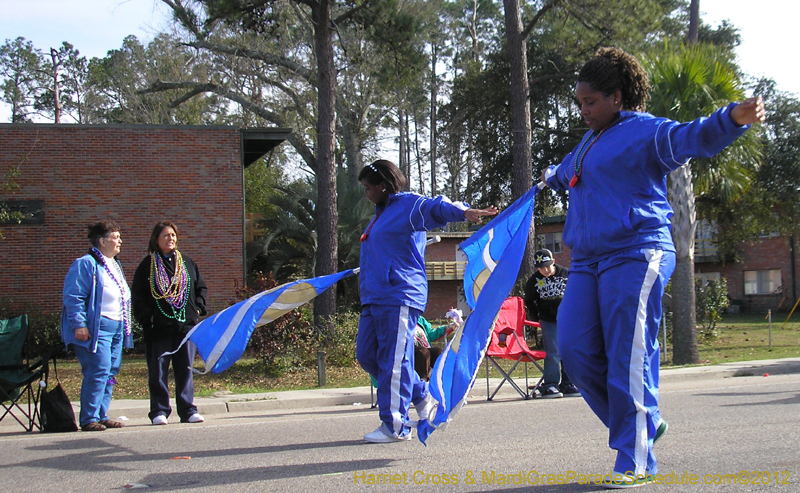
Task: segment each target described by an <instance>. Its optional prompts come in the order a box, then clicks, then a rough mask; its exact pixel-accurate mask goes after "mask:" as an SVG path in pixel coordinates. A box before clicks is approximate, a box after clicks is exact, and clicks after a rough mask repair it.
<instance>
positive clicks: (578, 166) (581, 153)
mask: <svg viewBox="0 0 800 493" xmlns="http://www.w3.org/2000/svg"><path fill="white" fill-rule="evenodd" d="M617 120H619V118H615V119H614V121H612V122H611V123H609V124H608V125H606V126H605V127H603V129H602V130H600V131H599V132H597V133H592V136H591V137H590V138H588V139H587V140H584V141H583V143H582V145H581V147H580V148H579V149H578V153H577V154H575V175H574V176H573V177H572V179H571V180H570V181H569V188H575V185H577V184H578V180H579V179H580V177H581V174H582V173H583V160H584V159H586V154H588V153H589V149H591V148H592V146H593V145H594V144H595V142H597V139H599V138H600V136H601V135H603V132H605V131H606V130H608V128H609V127H610V126H611V125H613V124H614V123H616V122H617ZM587 144H588V145H587Z"/></svg>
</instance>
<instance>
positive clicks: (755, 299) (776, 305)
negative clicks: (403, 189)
mask: <svg viewBox="0 0 800 493" xmlns="http://www.w3.org/2000/svg"><path fill="white" fill-rule="evenodd" d="M565 219H566V217H565V216H557V217H549V218H546V219H544V220H543V221H541V222H538V221H537V223H536V246H537V248H548V249H549V250H551V251H552V252H553V255H554V256H555V259H556V263H557V264H561V265H563V266H565V267H569V266H570V249H569V247H567V246H566V245H564V244H563V242H562V240H561V236H562V232H563V230H564V221H565ZM470 234H471V233H429V234H428V237H432V236H435V235H439V236H441V238H442V241H441V243H438V244H433V245H430V246H428V249H427V252H426V256H425V262H426V267H427V274H428V285H429V290H428V306H427V308H426V311H425V317H426V318H431V319H440V318H443V317H444V313H446V312H447V310H448V309H449V308H450V307H451V306H457V307H458V308H461V309H462V310H463V311H464V313H465V314H466V313H468V312H469V310H468V309H467V308H466V302H465V301H464V294H463V279H464V265H465V260H466V259H464V258H463V253H462V252H461V251H460V250H459V249H458V244H459V243H461V242H462V241H464V240H465V239H467V238H468V237H469V236H470ZM715 235H716V231H715V230H714V229H713V227H709V225H708V224H707V223H703V222H701V223H700V224H699V225H698V229H697V238H696V244H695V278H696V279H699V280H701V281H708V280H710V279H716V280H719V279H720V278H725V279H727V282H728V296H729V297H730V299H731V302H732V305H733V307H734V309H741V310H742V311H748V312H756V313H766V311H767V310H768V309H771V310H772V311H773V312H777V311H789V310H791V309H792V307H793V306H794V304H795V302H796V301H797V299H798V296H800V292H798V286H797V279H796V273H797V272H798V270H800V263H798V262H800V259H798V258H797V256H796V255H795V254H794V238H793V237H792V236H779V235H777V234H771V235H765V236H763V237H762V238H759V239H758V240H755V241H748V242H744V243H742V244H741V245H739V247H738V248H737V256H738V258H740V259H741V260H740V261H739V262H723V261H722V259H720V258H719V256H718V255H717V248H716V246H715V245H714V241H713V240H714V237H715Z"/></svg>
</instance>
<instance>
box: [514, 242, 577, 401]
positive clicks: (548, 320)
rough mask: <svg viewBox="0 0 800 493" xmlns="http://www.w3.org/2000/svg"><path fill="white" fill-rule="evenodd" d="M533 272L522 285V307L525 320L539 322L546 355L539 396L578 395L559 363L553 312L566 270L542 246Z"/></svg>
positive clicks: (553, 397)
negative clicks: (523, 291)
mask: <svg viewBox="0 0 800 493" xmlns="http://www.w3.org/2000/svg"><path fill="white" fill-rule="evenodd" d="M534 266H535V267H536V272H534V274H533V275H532V276H531V277H530V279H528V282H527V283H526V284H525V308H526V309H527V310H528V319H529V320H532V321H534V322H539V325H540V326H541V328H542V343H543V344H544V350H545V352H546V353H547V356H545V358H544V381H543V382H542V385H541V387H540V388H539V397H541V398H543V399H556V398H558V397H579V396H580V395H581V394H580V392H579V391H578V389H577V387H575V386H574V385H573V384H572V382H570V380H569V377H568V376H567V373H566V372H565V371H564V368H563V365H562V364H561V355H560V354H559V353H558V325H557V324H556V314H557V313H558V306H559V305H560V304H561V298H563V297H564V288H566V287H567V276H568V275H569V271H568V270H567V268H566V267H563V266H561V265H557V264H556V263H555V260H554V259H553V252H551V251H550V250H548V249H546V248H543V249H541V250H537V251H536V253H535V254H534Z"/></svg>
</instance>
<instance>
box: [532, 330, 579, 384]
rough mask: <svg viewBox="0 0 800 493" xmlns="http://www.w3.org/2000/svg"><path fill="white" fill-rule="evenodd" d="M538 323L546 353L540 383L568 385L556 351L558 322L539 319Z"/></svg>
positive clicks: (567, 379)
mask: <svg viewBox="0 0 800 493" xmlns="http://www.w3.org/2000/svg"><path fill="white" fill-rule="evenodd" d="M539 325H540V327H541V329H542V343H543V344H544V350H545V352H546V353H547V356H545V358H544V381H543V382H542V385H543V386H544V387H547V386H548V385H555V386H556V388H558V386H559V384H561V385H569V384H570V383H571V382H570V381H569V377H568V376H567V373H566V372H565V371H564V367H563V365H562V363H561V355H560V354H559V353H558V324H556V323H555V322H545V321H544V320H539Z"/></svg>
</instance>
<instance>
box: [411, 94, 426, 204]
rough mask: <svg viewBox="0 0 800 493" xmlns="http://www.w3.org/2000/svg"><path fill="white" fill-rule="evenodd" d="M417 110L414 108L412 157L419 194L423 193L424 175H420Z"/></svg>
mask: <svg viewBox="0 0 800 493" xmlns="http://www.w3.org/2000/svg"><path fill="white" fill-rule="evenodd" d="M418 116H419V115H417V110H416V109H415V110H414V158H415V159H416V161H417V176H418V177H419V190H418V192H419V194H420V195H425V177H424V176H422V156H421V155H420V152H421V151H420V148H419V120H418Z"/></svg>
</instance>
